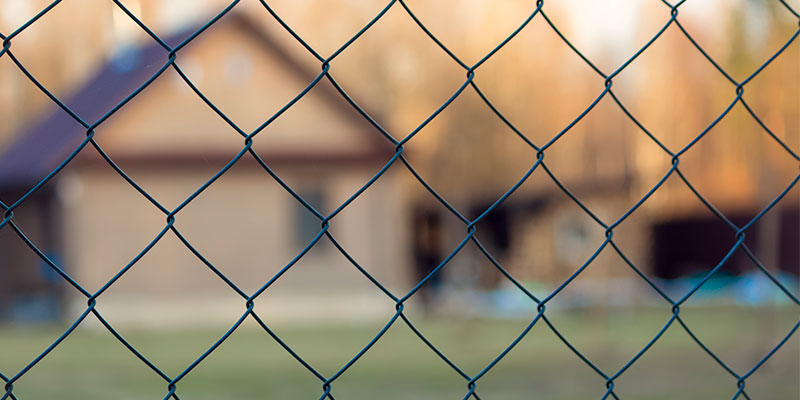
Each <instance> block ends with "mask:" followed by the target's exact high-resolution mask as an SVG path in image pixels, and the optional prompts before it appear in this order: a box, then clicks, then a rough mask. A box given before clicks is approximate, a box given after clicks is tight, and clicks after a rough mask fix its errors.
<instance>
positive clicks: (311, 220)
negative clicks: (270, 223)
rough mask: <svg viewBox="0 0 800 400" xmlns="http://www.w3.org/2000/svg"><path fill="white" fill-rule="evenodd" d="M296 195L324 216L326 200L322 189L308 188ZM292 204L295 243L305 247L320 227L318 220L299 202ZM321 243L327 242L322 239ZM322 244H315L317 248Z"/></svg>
mask: <svg viewBox="0 0 800 400" xmlns="http://www.w3.org/2000/svg"><path fill="white" fill-rule="evenodd" d="M298 194H300V196H302V197H303V200H305V201H306V202H307V203H308V204H310V205H311V206H312V207H314V209H315V210H317V211H318V212H319V213H320V214H323V215H324V214H325V213H326V209H327V208H326V203H327V199H326V196H325V193H324V192H323V190H322V188H320V187H314V188H308V189H306V190H302V191H298ZM294 203H295V210H294V218H293V220H292V222H293V224H294V230H295V241H296V243H297V245H298V246H302V247H305V246H306V245H308V244H309V243H310V242H311V241H312V240H313V239H314V237H316V236H317V234H318V233H319V231H320V230H321V229H322V226H321V222H320V219H319V218H317V216H316V215H314V214H313V213H312V212H311V211H309V210H308V209H307V208H305V207H304V206H303V205H302V204H300V202H298V201H296V200H295V201H294ZM321 242H322V243H324V242H327V240H324V239H323V240H321ZM322 243H319V244H317V246H319V245H320V244H322Z"/></svg>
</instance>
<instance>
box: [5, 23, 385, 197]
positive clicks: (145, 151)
mask: <svg viewBox="0 0 800 400" xmlns="http://www.w3.org/2000/svg"><path fill="white" fill-rule="evenodd" d="M196 29H197V27H193V28H192V29H188V30H186V31H184V32H180V33H178V34H176V35H174V36H172V37H170V38H166V39H165V41H166V42H167V43H168V44H170V45H176V44H177V43H180V42H181V41H182V40H183V38H185V37H188V35H190V34H191V33H192V32H194V30H196ZM231 57H234V59H233V61H232V62H230V61H231V60H230V58H231ZM235 57H239V59H238V60H237V59H235ZM166 60H167V51H166V50H164V49H163V48H161V47H160V46H159V45H157V44H155V43H153V44H151V45H148V46H145V47H141V48H137V49H132V50H131V51H129V52H126V53H123V56H122V57H119V58H117V59H115V60H112V61H110V62H108V63H107V64H106V65H105V66H104V67H103V68H102V69H101V70H100V71H99V72H98V73H97V74H96V75H95V77H94V78H92V79H91V80H90V81H89V82H88V83H87V84H86V85H84V86H83V87H82V88H81V89H79V90H78V91H77V92H76V93H75V95H74V96H72V97H71V98H70V100H68V101H66V102H65V103H66V104H67V105H68V106H69V107H70V108H71V109H72V110H73V111H75V112H76V114H78V115H80V116H81V117H82V118H84V120H85V121H88V122H89V123H91V122H92V121H95V120H97V119H98V118H99V117H100V116H102V115H103V114H104V113H106V112H107V111H108V110H109V109H111V108H112V107H114V106H115V105H116V104H118V103H119V102H120V101H122V99H124V98H125V97H126V96H127V95H128V94H129V93H131V92H133V91H134V90H135V89H136V88H137V87H138V86H139V85H140V84H141V83H142V82H144V81H146V80H147V79H148V78H149V77H150V76H151V75H152V74H153V73H154V72H155V71H156V70H157V69H158V68H159V67H161V66H162V65H163V63H164V62H165V61H166ZM220 60H221V61H222V62H219V61H220ZM182 61H186V62H185V63H182ZM215 61H217V62H215ZM237 62H238V63H240V64H238V65H237V64H236V63H237ZM177 63H178V65H179V66H181V68H182V69H184V70H185V71H186V72H187V74H189V75H190V77H191V78H193V79H197V81H198V83H197V84H198V87H199V88H200V90H201V91H202V92H203V93H204V94H205V95H207V96H208V97H209V99H210V100H211V101H212V102H216V103H218V104H219V106H220V108H221V109H222V111H223V112H226V113H227V114H229V117H231V119H233V120H234V122H235V123H237V124H238V125H239V126H240V128H242V129H243V130H245V131H246V132H247V133H249V132H250V131H252V129H254V128H255V127H257V126H259V125H260V124H261V123H263V122H264V121H265V120H266V119H268V118H269V117H270V116H271V115H272V114H273V113H275V112H276V111H277V110H278V109H280V107H282V106H283V105H285V104H286V103H287V102H289V101H290V100H291V99H292V98H293V97H294V96H295V95H296V94H297V93H299V92H300V91H301V90H302V89H303V88H304V87H305V86H306V85H308V84H309V83H310V82H311V81H312V80H313V79H314V78H315V77H316V74H317V72H316V71H310V70H309V69H308V68H306V67H305V66H303V65H302V64H301V63H299V62H298V61H297V60H296V59H295V58H293V57H291V55H290V54H288V53H287V52H286V51H284V50H283V49H282V47H281V46H280V45H279V44H278V43H277V42H276V41H275V40H274V39H273V38H272V37H270V36H269V35H268V34H267V33H266V32H265V31H264V30H262V29H260V28H259V27H257V26H255V25H254V23H253V22H252V21H250V20H249V19H248V18H247V17H245V16H243V15H240V14H238V13H231V14H229V15H227V16H225V17H223V18H222V19H221V20H219V21H218V22H216V23H215V24H214V25H212V26H211V27H210V28H209V29H208V30H207V31H205V32H203V33H202V34H201V35H199V36H198V37H196V38H195V39H193V41H192V42H191V43H189V44H188V45H187V46H186V47H185V48H183V49H181V51H180V52H179V53H178V57H177ZM193 63H194V64H199V65H202V66H203V69H202V72H201V73H200V74H195V75H194V76H192V72H193V71H191V69H192V68H191V67H192V64H193ZM194 72H196V71H194ZM240 73H241V74H249V76H246V77H242V80H241V81H237V79H238V78H239V77H237V76H236V74H240ZM170 75H172V76H170ZM245 78H247V79H245ZM84 138H85V129H84V128H83V127H81V126H80V125H79V124H78V123H77V122H76V121H74V120H73V119H72V118H71V117H70V116H69V115H68V114H67V113H66V112H65V111H63V110H61V109H55V110H53V111H51V112H50V113H49V114H45V116H44V117H43V118H40V119H38V120H37V123H35V124H34V125H33V126H30V127H29V128H28V129H26V130H24V131H23V132H22V133H20V134H18V135H16V140H15V141H13V142H12V143H11V145H10V146H9V147H8V148H7V151H6V152H5V154H3V155H2V156H0V186H10V185H14V184H29V183H30V182H35V181H36V180H38V179H41V178H42V177H44V175H46V174H47V173H48V172H49V171H50V170H52V169H53V168H55V166H56V165H57V164H58V163H59V162H61V161H62V160H63V159H64V158H65V157H67V155H68V154H69V153H70V152H71V151H72V150H74V148H75V147H76V146H77V145H78V144H79V143H80V141H81V140H83V139H84ZM95 139H96V140H97V141H98V143H99V144H100V145H101V146H102V147H103V149H104V150H106V151H107V152H108V153H109V155H110V156H111V157H112V158H115V159H116V158H127V159H130V158H138V157H142V158H147V159H152V158H153V157H155V158H160V159H168V158H170V156H171V155H177V156H178V157H174V162H176V163H177V162H184V161H186V160H187V159H190V158H191V157H192V156H193V155H196V156H198V157H222V158H224V157H226V156H229V157H232V156H233V155H234V154H235V153H236V152H238V151H239V150H241V148H242V147H243V146H244V144H243V138H242V136H241V135H239V134H238V133H237V132H236V131H235V130H234V129H233V128H231V127H230V126H228V125H227V124H226V123H225V122H224V121H223V120H222V118H220V117H219V116H218V115H216V114H215V113H214V112H213V111H212V110H211V109H210V108H209V107H208V106H207V105H205V104H203V102H202V101H201V100H200V98H199V97H198V96H197V95H196V94H195V93H193V92H192V91H191V89H190V88H189V87H188V86H187V85H186V83H184V82H182V81H180V79H179V77H178V74H177V73H176V72H174V71H173V70H172V68H169V69H167V71H165V73H164V74H163V75H162V76H160V77H159V78H157V79H156V80H155V81H154V82H153V83H152V84H151V85H150V86H148V87H147V88H146V89H145V90H144V91H143V92H141V93H140V94H138V95H137V96H136V97H134V99H133V100H131V101H130V102H129V103H128V104H126V105H125V106H124V107H123V108H122V109H120V110H119V111H118V112H117V113H115V114H114V115H113V116H111V118H109V119H108V120H107V121H105V122H103V124H101V125H100V126H99V127H98V129H97V133H96V136H95ZM254 143H255V144H254V148H255V149H256V151H258V152H259V154H260V155H262V157H264V158H265V159H266V160H267V161H268V162H269V159H270V158H275V159H276V160H280V161H284V162H285V161H292V160H295V161H298V162H303V163H309V162H314V160H315V159H316V160H333V159H336V158H337V157H343V158H346V159H349V160H354V159H356V160H357V159H370V160H374V159H376V158H382V157H381V156H383V155H387V154H390V153H391V148H392V146H391V145H390V144H389V143H388V142H387V141H386V140H385V139H383V138H382V137H380V135H379V133H378V132H377V131H376V130H375V129H374V128H373V127H372V126H370V125H369V123H368V122H366V121H365V120H364V119H363V118H361V117H360V116H359V115H358V114H357V113H356V112H355V110H353V109H352V108H350V106H349V105H348V104H347V103H346V101H345V100H344V99H342V98H341V96H339V94H338V93H336V92H335V89H334V88H333V87H332V86H331V85H330V83H328V82H327V81H326V80H324V79H323V80H321V81H320V82H319V83H318V84H317V85H316V86H315V87H314V88H313V89H312V90H311V91H309V92H308V93H307V94H306V95H305V96H304V97H303V98H302V99H300V100H299V101H298V102H297V103H295V104H294V105H293V106H292V107H291V108H289V109H288V110H287V111H286V112H285V113H284V114H282V115H281V116H280V117H279V118H278V119H276V120H275V121H274V122H273V123H271V124H270V125H269V126H268V127H267V128H266V129H265V130H264V131H262V132H261V133H259V134H258V136H256V139H255V142H254ZM86 151H93V150H88V149H87V150H86Z"/></svg>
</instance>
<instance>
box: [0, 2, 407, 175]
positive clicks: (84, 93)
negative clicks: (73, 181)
mask: <svg viewBox="0 0 800 400" xmlns="http://www.w3.org/2000/svg"><path fill="white" fill-rule="evenodd" d="M224 25H231V26H234V27H236V28H238V29H241V30H244V32H245V33H246V34H247V35H249V36H250V37H252V38H254V39H255V40H257V41H258V43H259V45H260V47H261V48H263V49H264V51H266V52H268V53H270V54H271V55H272V56H274V57H275V58H276V59H277V60H279V61H280V62H281V63H283V64H285V66H286V69H287V71H291V73H293V74H295V75H296V77H297V78H298V79H300V80H302V81H304V82H310V81H311V80H312V79H314V77H316V76H317V74H318V72H317V71H313V70H311V69H310V68H308V66H306V65H304V64H302V63H300V62H299V61H298V60H297V59H296V58H295V57H293V56H292V55H291V54H290V53H289V52H287V51H286V49H284V48H283V47H282V46H281V45H280V44H279V43H278V42H277V40H276V39H275V38H273V37H272V36H271V35H270V34H269V33H267V32H266V31H265V30H264V29H262V28H261V27H259V26H257V25H256V23H255V22H253V21H252V20H251V19H250V18H248V17H246V16H244V15H242V14H240V13H238V12H235V11H234V12H231V13H230V14H229V15H226V16H225V17H223V18H222V19H220V20H219V21H217V22H216V23H215V24H214V25H213V26H212V27H210V28H209V29H217V28H219V27H221V26H224ZM200 27H201V25H197V26H192V27H189V28H187V29H184V30H182V31H180V32H178V33H175V34H173V35H171V36H169V37H165V38H163V40H164V41H165V42H166V43H167V44H168V45H170V46H176V45H177V44H179V43H181V42H182V41H183V40H184V39H185V38H187V37H189V35H191V34H192V33H194V32H195V31H196V30H197V29H199V28H200ZM201 37H202V35H201V36H199V37H198V38H197V39H200V38H201ZM197 39H196V40H197ZM167 55H168V53H167V51H166V50H165V49H164V48H163V47H161V46H160V45H159V44H157V43H155V42H151V43H150V44H148V45H145V46H141V47H138V48H134V49H132V50H131V51H125V52H121V56H120V57H117V58H113V59H110V60H109V61H108V62H106V64H105V65H103V66H102V67H101V68H100V69H99V71H98V72H97V73H96V74H95V75H94V77H92V78H91V79H89V80H88V81H87V83H85V84H84V85H83V86H82V87H80V88H79V89H78V90H77V91H76V92H75V93H74V94H73V95H72V96H71V97H69V98H68V99H67V100H65V101H64V103H65V104H66V105H67V106H68V107H69V108H70V109H71V110H72V111H73V112H75V113H76V114H77V115H79V116H81V118H83V119H84V121H87V122H88V123H92V122H93V121H96V120H97V119H99V118H100V117H101V116H102V115H103V114H105V113H106V112H107V111H108V110H110V109H111V108H112V107H114V106H115V105H116V104H118V103H119V102H120V101H122V100H123V99H124V98H125V97H126V96H127V95H129V94H130V93H131V92H133V91H134V90H136V88H137V87H139V85H141V84H142V83H143V82H145V81H146V80H147V79H148V78H149V77H150V76H151V75H152V74H153V73H154V72H155V70H156V68H158V67H160V66H161V65H162V64H163V63H164V62H165V60H166V59H167ZM314 93H317V95H318V96H319V97H321V98H322V99H323V101H324V102H325V105H326V106H329V107H331V108H332V109H334V111H335V112H337V113H339V114H341V115H343V116H345V117H347V118H349V122H348V123H349V124H351V125H352V126H353V128H354V130H356V131H358V132H359V133H363V136H364V140H365V142H366V143H367V144H368V146H367V149H368V151H367V152H366V153H364V154H346V155H341V154H304V153H302V152H296V151H295V152H285V153H280V152H278V153H276V154H270V156H271V157H270V160H268V161H274V162H281V163H306V164H307V163H315V162H318V163H332V162H334V163H335V162H345V163H353V162H356V163H358V162H364V161H370V162H374V161H376V160H384V161H385V160H387V158H386V156H387V155H391V154H392V152H393V151H392V146H390V144H389V143H388V141H386V140H385V139H384V138H382V137H381V135H380V134H379V133H378V132H377V131H376V130H375V128H374V127H372V126H371V125H370V124H369V123H368V122H367V121H366V120H364V119H363V118H361V117H360V116H357V115H356V116H354V115H353V110H352V109H351V108H350V106H349V105H348V104H347V103H346V101H345V100H344V99H343V98H342V97H341V96H340V95H339V93H337V92H336V90H335V89H334V88H333V87H332V86H330V85H317V86H316V87H315V88H314ZM142 95H145V93H144V92H143V93H141V94H140V96H142ZM137 98H138V97H137ZM124 112H125V109H124V108H123V109H121V110H120V111H119V113H124ZM85 135H86V130H85V128H83V127H82V126H81V125H80V124H79V123H78V122H76V121H75V120H74V119H73V118H72V117H71V116H70V115H69V114H68V113H67V112H65V111H64V110H62V109H61V108H59V107H57V106H56V105H55V104H54V105H53V107H52V108H50V110H49V111H46V112H45V113H44V114H43V116H42V117H40V118H37V119H35V121H34V123H33V124H32V125H29V126H27V127H26V128H24V129H23V130H22V131H21V132H18V133H17V134H16V135H14V138H15V139H14V140H12V142H11V143H10V144H9V145H8V146H7V147H6V148H5V151H4V152H2V153H0V188H3V187H15V186H27V185H30V184H33V183H35V182H37V181H38V180H40V179H42V178H43V177H44V176H45V175H46V174H47V173H49V172H50V171H52V170H53V169H54V168H55V167H56V166H57V165H58V164H59V163H60V162H62V161H63V160H64V159H65V158H66V157H67V156H68V155H69V154H70V153H71V152H72V151H73V150H74V149H75V148H76V147H77V146H78V145H79V143H80V142H81V141H82V140H83V139H84V138H85ZM225 157H228V156H227V155H222V154H220V158H225ZM112 158H114V159H115V160H117V159H118V158H117V157H114V156H112ZM120 158H124V159H126V161H129V162H137V161H138V162H140V163H141V164H144V165H151V164H152V163H159V162H164V163H171V164H173V165H174V164H187V165H190V164H192V163H193V161H196V160H194V159H193V157H192V155H191V154H188V155H187V154H179V155H175V157H171V156H170V155H169V154H167V155H165V154H159V155H143V156H133V157H131V156H130V155H124V154H123V155H121V156H120ZM199 158H204V159H207V158H208V154H205V155H203V156H201V157H199ZM228 158H229V157H228ZM75 161H78V160H75Z"/></svg>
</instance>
